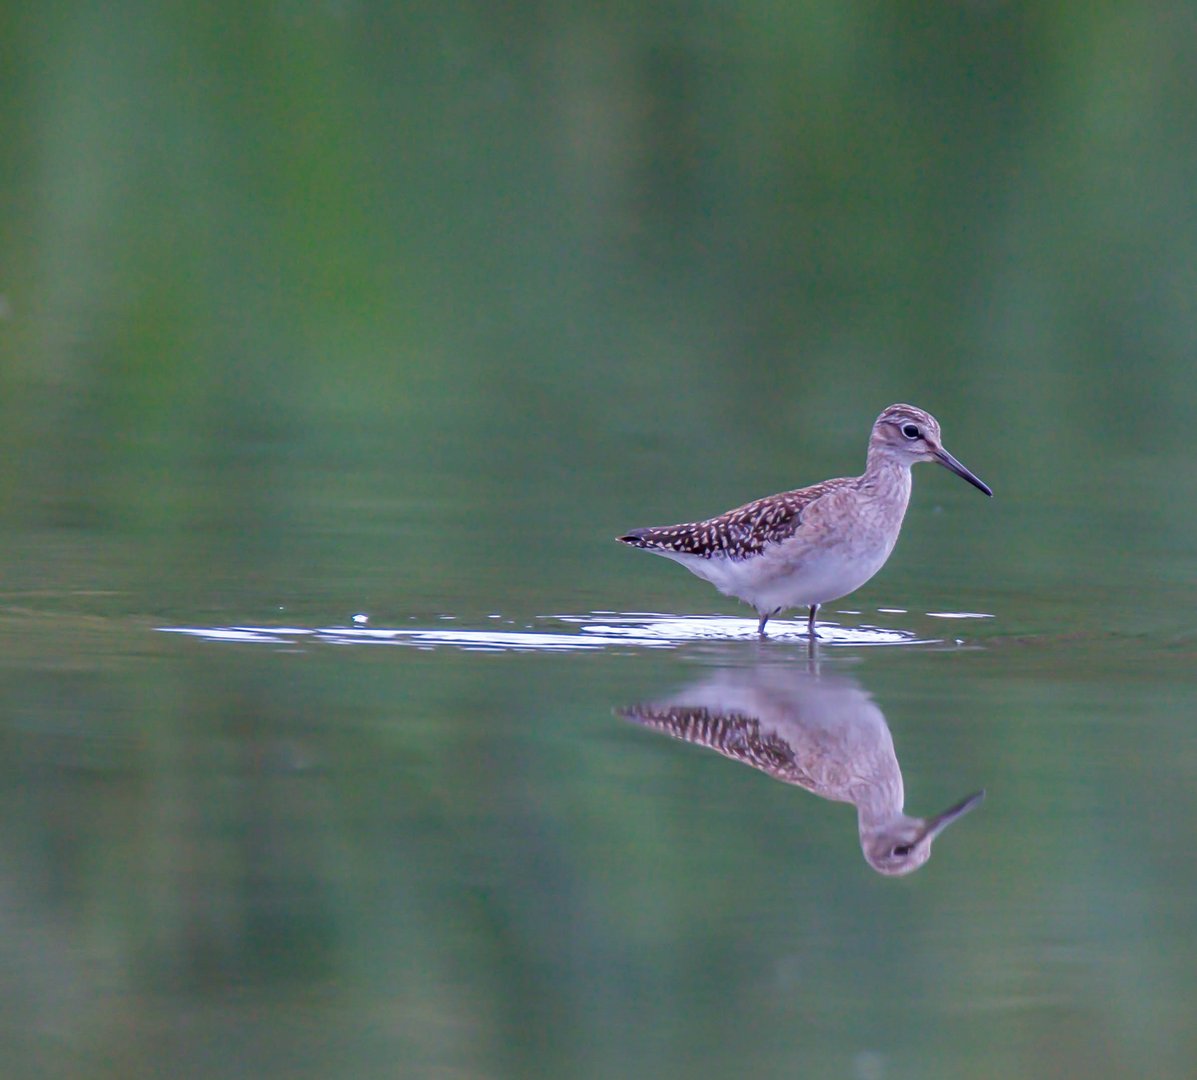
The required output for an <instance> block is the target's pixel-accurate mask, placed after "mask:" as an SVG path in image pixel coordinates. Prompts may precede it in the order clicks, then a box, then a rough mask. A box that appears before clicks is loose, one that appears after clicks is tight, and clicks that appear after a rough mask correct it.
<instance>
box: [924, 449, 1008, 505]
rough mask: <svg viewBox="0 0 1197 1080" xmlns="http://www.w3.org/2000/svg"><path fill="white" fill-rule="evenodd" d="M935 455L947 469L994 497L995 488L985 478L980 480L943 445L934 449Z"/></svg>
mask: <svg viewBox="0 0 1197 1080" xmlns="http://www.w3.org/2000/svg"><path fill="white" fill-rule="evenodd" d="M932 453H933V454H934V455H935V460H936V461H938V462H939V463H940V464H941V465H942V466H943V467H944V468H945V469H951V470H952V472H954V473H955V474H956V475H957V476H959V477H962V478H963V479H965V480H967V481H968V482H969V483H970V484H972V486H973V487H975V488H977V489H978V490H979V491H983V492H985V494H986V495H988V496H989V497H990V498H993V490H992V489H991V488H990V486H989V485H988V484H987V483H985V481H984V480H978V479H977V478H976V477H975V476H973V474H972V473H971V472H969V470H968V469H966V468H965V467H964V466H963V465H961V464H960V462H959V461H957V460H956V459H955V458H954V457H952V455H951V454H949V453H948V452H947V451H946V450H945V449H944V448H943V447H942V446H941V447H939V448H938V449H936V450H934V451H932Z"/></svg>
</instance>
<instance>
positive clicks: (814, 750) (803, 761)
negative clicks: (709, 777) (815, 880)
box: [617, 665, 985, 876]
mask: <svg viewBox="0 0 1197 1080" xmlns="http://www.w3.org/2000/svg"><path fill="white" fill-rule="evenodd" d="M617 711H618V713H619V715H620V716H622V717H624V718H625V719H627V720H631V721H633V722H634V723H637V724H640V725H642V726H643V727H646V728H652V729H654V730H656V731H660V732H663V733H664V734H666V735H672V736H673V737H674V738H675V739H681V740H683V741H684V742H689V743H694V744H695V745H698V746H705V747H707V748H708V749H710V750H714V751H716V752H717V753H720V754H722V755H723V756H724V757H727V758H731V759H732V760H733V761H740V762H743V763H744V764H745V765H751V766H752V768H754V769H758V770H760V771H761V772H763V773H765V774H766V775H768V776H772V777H773V778H774V779H776V780H780V781H782V782H783V783H786V784H796V785H797V786H798V787H803V788H806V790H807V791H811V792H814V794H816V795H818V796H820V797H822V798H824V799H831V800H833V801H835V802H845V803H852V804H853V805H854V806H855V807H856V817H857V826H858V831H859V833H860V849H861V852H862V853H863V854H864V857H865V859H866V860H867V861H868V864H869V865H870V866H871V867H872V868H873V869H874V870H876V871H877V872H878V873H879V874H886V875H890V876H898V875H901V874H909V873H910V872H911V871H912V870H917V869H918V868H919V867H920V866H922V865H923V864H924V863H925V862H926V861H927V860H928V859H929V858H930V857H931V845H932V843H933V842H934V840H935V838H936V837H937V836H939V835H940V834H941V833H942V832H943V831H944V829H946V828H947V827H948V826H949V825H951V824H952V822H954V821H956V820H957V819H959V818H960V817H962V816H963V815H964V814H966V813H968V811H969V810H971V809H973V807H975V806H977V805H978V804H979V803H980V802H981V800H982V799H983V798H984V797H985V792H984V791H978V792H975V793H974V794H972V795H970V796H968V798H966V799H961V800H960V801H959V802H957V803H956V804H955V805H953V806H951V807H949V808H948V809H947V810H945V811H943V813H940V814H935V815H934V816H933V817H928V818H920V817H911V816H910V815H908V814H907V813H906V811H905V810H904V809H903V806H904V804H905V801H906V793H905V788H904V787H903V784H902V769H901V767H900V766H899V765H898V756H897V754H896V753H895V752H894V741H893V737H892V736H891V735H890V730H889V725H888V724H887V723H886V722H885V716H884V714H883V713H882V712H881V709H880V707H879V706H878V705H877V703H876V702H875V701H874V700H873V698H872V695H870V694H869V693H868V691H866V690H865V689H864V687H863V686H861V685H860V683H859V682H857V681H856V680H855V679H853V678H850V677H843V676H840V677H836V676H831V677H828V676H820V675H818V674H816V673H814V672H802V671H795V670H793V669H792V668H791V667H789V666H782V665H773V666H757V667H755V668H749V669H747V670H742V669H732V670H724V671H716V672H715V673H714V675H712V676H710V677H708V678H706V679H703V680H702V681H700V682H697V683H695V684H694V685H692V686H688V687H686V688H685V689H684V690H681V691H679V692H678V693H677V694H675V695H673V696H672V697H670V698H667V699H666V700H664V701H657V702H650V703H643V704H639V705H631V706H628V707H627V708H624V709H619V710H617Z"/></svg>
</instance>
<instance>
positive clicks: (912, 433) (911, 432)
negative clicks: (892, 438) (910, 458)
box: [902, 424, 922, 439]
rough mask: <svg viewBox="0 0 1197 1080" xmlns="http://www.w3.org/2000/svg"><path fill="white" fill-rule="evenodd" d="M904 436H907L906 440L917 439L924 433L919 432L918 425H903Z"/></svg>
mask: <svg viewBox="0 0 1197 1080" xmlns="http://www.w3.org/2000/svg"><path fill="white" fill-rule="evenodd" d="M902 434H903V435H905V436H906V438H908V439H917V438H918V437H919V436H920V435H921V434H922V432H921V431H919V429H918V425H916V424H903V425H902Z"/></svg>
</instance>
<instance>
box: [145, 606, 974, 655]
mask: <svg viewBox="0 0 1197 1080" xmlns="http://www.w3.org/2000/svg"><path fill="white" fill-rule="evenodd" d="M961 617H963V616H961ZM974 617H975V616H974ZM159 629H160V630H161V631H162V632H164V633H171V634H185V635H189V636H192V637H198V638H202V639H204V640H207V641H220V642H235V643H240V644H266V645H290V646H292V647H294V646H301V645H304V644H306V643H309V642H321V643H324V644H330V645H406V646H408V647H413V648H420V649H434V648H456V649H464V650H475V651H484V652H527V651H561V650H565V651H570V650H595V649H605V648H613V647H625V648H626V647H629V646H632V647H640V648H658V649H659V648H678V647H681V646H683V645H686V644H689V643H693V642H713V641H754V642H755V641H758V640H759V639H758V636H757V632H756V620H755V619H736V618H729V617H725V616H719V615H694V616H677V615H663V614H658V613H654V612H623V613H619V612H598V613H591V614H587V615H552V616H544V617H542V618H540V619H537V620H535V623H534V624H533V625H530V626H528V627H526V628H525V629H522V630H499V629H487V628H483V629H477V630H474V629H457V628H454V629H449V628H441V627H394V628H390V629H374V628H369V629H367V628H366V627H364V626H360V625H358V626H328V627H315V628H310V629H309V628H303V627H294V626H290V627H284V626H209V627H204V626H197V627H185V626H163V627H159ZM768 640H769V642H770V643H774V644H785V643H789V644H802V645H805V644H807V634H806V621H805V620H801V621H787V620H785V619H774V620H772V621H771V622H770V623H769V638H768ZM941 641H942V639H940V638H928V637H921V636H919V635H918V634H916V633H914V632H913V631H910V630H903V629H896V628H892V627H879V626H850V627H849V626H837V625H836V624H834V623H828V622H820V623H819V644H820V645H823V646H831V647H838V646H845V645H848V646H862V645H930V644H938V643H939V642H941Z"/></svg>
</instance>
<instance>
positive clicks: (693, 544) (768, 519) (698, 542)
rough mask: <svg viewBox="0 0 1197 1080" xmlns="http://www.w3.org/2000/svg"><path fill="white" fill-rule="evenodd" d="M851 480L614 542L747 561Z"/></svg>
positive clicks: (800, 490)
mask: <svg viewBox="0 0 1197 1080" xmlns="http://www.w3.org/2000/svg"><path fill="white" fill-rule="evenodd" d="M850 483H851V480H848V479H844V478H840V479H836V480H825V481H823V483H821V484H813V485H811V486H810V487H805V488H798V489H796V490H795V491H783V492H782V493H781V494H780V495H769V496H766V497H765V498H763V499H757V500H755V501H754V502H750V503H745V504H744V505H743V506H739V507H736V509H735V510H729V511H727V513H725V514H720V515H719V516H718V517H713V518H707V519H706V520H705V521H692V522H686V523H685V524H681V525H661V526H658V527H655V528H647V529H633V530H632V531H631V532H629V533H627V534H626V535H624V536H621V537H619V540H620V541H621V542H622V543H625V544H630V545H631V546H632V547H638V548H646V549H648V550H649V551H672V552H676V553H678V554H685V555H697V556H699V557H700V558H704V559H709V558H711V557H712V556H715V555H720V556H724V557H726V558H730V559H747V558H751V557H752V556H754V555H759V554H760V553H761V552H762V551H764V549H765V548H766V547H767V546H768V545H769V544H776V543H780V542H781V541H783V540H788V539H789V538H790V537H791V536H793V535H794V534H795V533H796V532H797V531H798V528H799V527H800V526H801V524H802V516H803V514H804V513H805V512H806V511H807V510H808V509H809V508H810V506H811V505H812V504H813V503H815V502H817V501H818V500H819V499H821V498H823V496H824V495H827V494H829V493H830V492H832V491H835V490H837V489H839V488H841V487H843V486H844V485H846V484H850Z"/></svg>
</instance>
